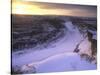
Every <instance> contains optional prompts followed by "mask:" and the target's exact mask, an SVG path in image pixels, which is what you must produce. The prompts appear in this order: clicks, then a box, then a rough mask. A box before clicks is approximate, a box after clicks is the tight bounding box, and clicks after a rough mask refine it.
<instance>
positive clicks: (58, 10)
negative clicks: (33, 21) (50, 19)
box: [12, 0, 97, 17]
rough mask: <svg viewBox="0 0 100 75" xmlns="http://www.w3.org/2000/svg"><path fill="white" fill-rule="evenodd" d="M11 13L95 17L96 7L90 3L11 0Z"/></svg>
mask: <svg viewBox="0 0 100 75" xmlns="http://www.w3.org/2000/svg"><path fill="white" fill-rule="evenodd" d="M12 14H24V15H67V16H83V17H96V16H97V7H96V6H91V5H74V4H60V3H59V4H58V3H44V2H34V1H28V0H12Z"/></svg>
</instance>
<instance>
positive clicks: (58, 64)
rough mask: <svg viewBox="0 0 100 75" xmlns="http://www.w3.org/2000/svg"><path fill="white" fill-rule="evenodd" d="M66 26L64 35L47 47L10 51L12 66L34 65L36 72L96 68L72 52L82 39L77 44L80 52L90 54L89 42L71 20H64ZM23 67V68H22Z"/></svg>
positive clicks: (25, 68) (25, 67)
mask: <svg viewBox="0 0 100 75" xmlns="http://www.w3.org/2000/svg"><path fill="white" fill-rule="evenodd" d="M65 26H66V28H67V30H66V34H65V36H64V37H63V38H62V39H60V40H59V41H57V42H55V43H52V44H51V45H50V46H49V47H47V48H43V49H41V50H39V49H34V48H32V49H30V50H28V52H27V51H26V52H25V50H24V51H23V53H22V54H20V55H19V53H18V52H13V53H12V66H16V65H17V66H21V67H22V70H30V69H27V68H28V67H27V66H26V64H28V65H30V66H31V68H33V67H35V68H36V72H59V71H75V70H88V69H96V65H95V64H91V63H89V62H87V61H86V60H82V59H81V57H80V55H79V54H78V53H73V51H74V49H75V47H76V45H77V44H78V43H79V42H80V41H82V40H84V41H83V42H82V43H81V45H80V46H79V49H80V53H83V52H84V51H85V53H87V54H90V49H89V48H90V45H91V44H90V42H89V41H88V40H87V38H85V39H84V37H83V36H82V35H81V33H80V32H79V30H78V29H77V27H75V26H74V25H73V24H72V22H71V21H67V22H65ZM23 67H24V68H23Z"/></svg>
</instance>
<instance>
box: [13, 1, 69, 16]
mask: <svg viewBox="0 0 100 75" xmlns="http://www.w3.org/2000/svg"><path fill="white" fill-rule="evenodd" d="M58 11H59V12H58ZM12 14H24V15H65V14H66V15H68V14H70V11H68V10H67V11H66V10H65V9H43V8H40V7H39V5H36V4H35V5H34V4H31V3H30V2H25V1H24V2H22V1H14V2H12Z"/></svg>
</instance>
